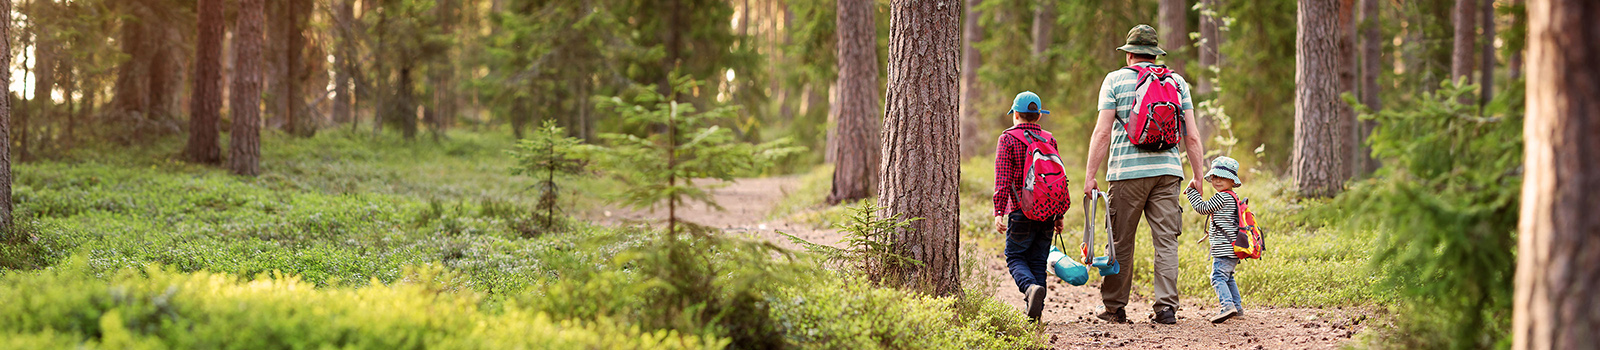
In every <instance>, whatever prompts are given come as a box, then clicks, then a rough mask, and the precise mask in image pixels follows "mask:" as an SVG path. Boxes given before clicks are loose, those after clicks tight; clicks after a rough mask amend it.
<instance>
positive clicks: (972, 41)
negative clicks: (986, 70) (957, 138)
mask: <svg viewBox="0 0 1600 350" xmlns="http://www.w3.org/2000/svg"><path fill="white" fill-rule="evenodd" d="M962 3H963V5H965V6H964V8H965V9H966V17H965V19H964V21H965V24H963V25H962V27H961V51H962V53H961V158H962V159H966V158H968V157H972V156H976V155H978V152H979V149H981V148H982V147H979V146H978V145H979V144H981V143H982V140H983V138H982V137H980V136H979V135H978V132H979V130H978V125H980V124H979V122H980V121H979V119H981V118H983V117H982V113H978V99H979V98H980V96H981V95H980V94H979V89H978V69H979V68H981V67H983V53H982V52H979V51H978V46H977V45H978V42H980V41H983V27H982V26H980V25H979V24H978V19H979V18H981V17H983V12H982V11H978V10H977V7H978V5H979V4H982V3H983V0H964V1H962Z"/></svg>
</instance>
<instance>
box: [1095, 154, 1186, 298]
mask: <svg viewBox="0 0 1600 350" xmlns="http://www.w3.org/2000/svg"><path fill="white" fill-rule="evenodd" d="M1182 190H1183V178H1181V177H1177V176H1171V175H1163V176H1157V177H1147V178H1141V179H1132V180H1121V181H1112V182H1111V209H1110V211H1111V213H1110V214H1111V235H1112V237H1113V238H1114V240H1115V241H1116V245H1115V246H1116V251H1117V254H1116V257H1117V263H1120V264H1122V272H1121V273H1118V274H1115V275H1111V276H1106V277H1105V279H1104V281H1102V282H1101V284H1100V299H1101V300H1102V301H1104V302H1105V306H1106V310H1107V311H1116V310H1117V309H1121V308H1123V307H1124V306H1127V305H1128V290H1129V288H1130V287H1132V286H1133V271H1134V268H1133V266H1134V263H1136V262H1137V260H1136V259H1134V257H1133V245H1134V237H1135V235H1134V232H1136V231H1138V230H1139V217H1140V216H1144V217H1145V218H1147V221H1149V222H1150V231H1151V236H1152V237H1151V238H1153V240H1154V241H1155V248H1156V251H1155V252H1156V254H1155V256H1156V259H1155V260H1156V265H1155V274H1156V276H1155V292H1156V300H1155V305H1156V307H1158V308H1159V307H1160V306H1161V305H1165V306H1170V307H1173V308H1177V307H1178V235H1180V234H1182V228H1183V217H1182V215H1183V207H1181V206H1180V205H1179V204H1178V196H1179V195H1180V193H1179V192H1180V191H1182Z"/></svg>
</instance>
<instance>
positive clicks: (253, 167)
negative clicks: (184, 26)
mask: <svg viewBox="0 0 1600 350" xmlns="http://www.w3.org/2000/svg"><path fill="white" fill-rule="evenodd" d="M263 2H265V0H239V15H238V16H239V19H238V24H236V25H234V28H235V29H234V40H233V44H234V45H233V52H234V55H233V59H234V64H233V86H232V87H231V88H230V89H229V96H228V98H229V103H228V105H229V110H230V111H231V113H232V114H233V129H232V131H230V132H229V133H228V134H229V135H228V136H229V141H228V149H229V151H228V168H229V169H231V170H233V173H234V174H238V175H245V176H256V174H259V173H261V165H260V163H261V77H262V65H261V63H262V62H261V58H262V55H261V46H262V41H263V40H264V39H265V35H266V33H265V30H264V29H265V28H264V27H266V21H267V19H266V8H265V6H264V4H262V3H263Z"/></svg>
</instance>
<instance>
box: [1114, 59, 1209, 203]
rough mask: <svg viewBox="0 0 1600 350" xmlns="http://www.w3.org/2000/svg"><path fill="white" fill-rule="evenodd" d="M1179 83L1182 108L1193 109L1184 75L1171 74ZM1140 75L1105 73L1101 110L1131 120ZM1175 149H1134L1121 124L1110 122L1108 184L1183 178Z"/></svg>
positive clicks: (1116, 71) (1123, 70)
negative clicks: (1163, 176)
mask: <svg viewBox="0 0 1600 350" xmlns="http://www.w3.org/2000/svg"><path fill="white" fill-rule="evenodd" d="M1135 64H1137V65H1150V64H1152V63H1150V62H1139V63H1135ZM1172 77H1173V78H1175V79H1177V80H1178V96H1179V97H1180V98H1182V99H1183V109H1185V110H1192V109H1194V104H1193V103H1191V102H1190V100H1189V83H1188V82H1187V81H1185V80H1183V76H1181V75H1178V73H1172ZM1138 80H1139V74H1138V73H1134V72H1133V71H1132V70H1128V69H1118V70H1115V71H1112V72H1111V73H1107V74H1106V79H1105V81H1104V82H1102V83H1100V110H1113V109H1114V110H1116V111H1117V118H1119V119H1121V120H1128V117H1129V112H1131V111H1133V101H1134V100H1135V99H1137V98H1138V97H1137V96H1134V94H1135V93H1136V92H1135V91H1134V90H1135V89H1137V88H1138V83H1139V81H1138ZM1179 148H1183V147H1173V148H1172V149H1168V150H1165V151H1156V152H1151V151H1146V150H1142V149H1139V148H1138V147H1133V143H1132V142H1129V141H1128V132H1127V131H1126V130H1123V128H1122V123H1121V122H1112V123H1111V150H1110V151H1111V157H1110V164H1108V165H1107V166H1106V168H1107V169H1106V181H1118V180H1132V179H1140V178H1146V177H1156V176H1161V175H1172V176H1177V177H1180V178H1181V177H1183V162H1182V161H1181V160H1180V159H1179V158H1178V149H1179Z"/></svg>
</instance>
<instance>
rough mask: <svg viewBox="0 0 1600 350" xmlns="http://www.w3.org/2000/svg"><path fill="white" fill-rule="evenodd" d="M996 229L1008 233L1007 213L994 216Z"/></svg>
mask: <svg viewBox="0 0 1600 350" xmlns="http://www.w3.org/2000/svg"><path fill="white" fill-rule="evenodd" d="M994 230H995V231H999V232H1000V233H1006V216H1005V215H995V216H994Z"/></svg>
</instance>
